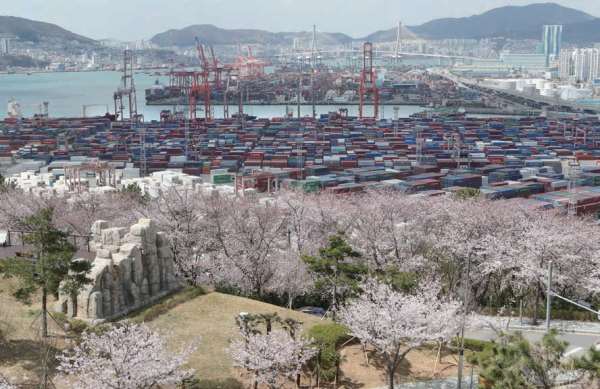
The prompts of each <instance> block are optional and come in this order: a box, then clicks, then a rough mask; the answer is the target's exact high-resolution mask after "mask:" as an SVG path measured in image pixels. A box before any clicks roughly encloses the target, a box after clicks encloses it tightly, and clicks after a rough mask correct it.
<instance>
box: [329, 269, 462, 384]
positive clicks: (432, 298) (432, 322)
mask: <svg viewBox="0 0 600 389" xmlns="http://www.w3.org/2000/svg"><path fill="white" fill-rule="evenodd" d="M362 289H363V293H362V294H361V295H360V296H359V299H357V300H354V301H352V302H350V303H349V304H348V305H347V307H346V309H344V310H343V311H341V312H340V319H341V322H342V324H344V325H345V326H346V327H348V329H349V330H350V332H351V333H352V335H354V336H356V337H357V338H359V339H360V340H361V341H362V342H363V343H368V344H370V345H371V346H372V347H373V348H375V349H376V350H377V351H378V352H379V353H381V355H382V356H383V358H384V361H385V364H386V370H387V374H388V380H389V389H393V388H394V372H395V371H396V368H397V367H398V365H399V364H400V362H401V361H402V360H403V359H404V357H405V356H406V355H407V354H408V353H409V352H410V351H411V350H412V349H414V348H415V347H418V346H419V345H420V344H421V343H422V342H423V341H426V340H436V341H447V340H448V339H449V337H450V336H451V335H452V334H456V333H457V332H458V329H459V328H460V326H461V324H462V321H461V317H460V314H459V313H460V311H461V304H460V303H459V302H458V301H456V300H453V299H451V298H445V299H440V298H438V294H439V292H440V285H439V283H438V282H434V281H427V280H424V281H423V282H422V284H421V287H420V289H419V290H418V291H417V292H416V293H415V294H404V293H400V292H395V291H394V290H392V288H391V287H390V286H388V285H386V284H383V283H378V282H375V281H370V282H367V283H365V284H363V285H362Z"/></svg>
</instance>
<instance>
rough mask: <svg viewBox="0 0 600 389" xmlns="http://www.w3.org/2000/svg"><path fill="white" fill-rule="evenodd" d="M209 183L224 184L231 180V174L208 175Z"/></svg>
mask: <svg viewBox="0 0 600 389" xmlns="http://www.w3.org/2000/svg"><path fill="white" fill-rule="evenodd" d="M210 182H211V184H226V183H228V182H231V174H213V175H211V176H210Z"/></svg>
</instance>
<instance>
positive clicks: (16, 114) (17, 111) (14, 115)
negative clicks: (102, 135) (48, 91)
mask: <svg viewBox="0 0 600 389" xmlns="http://www.w3.org/2000/svg"><path fill="white" fill-rule="evenodd" d="M48 105H49V104H48V103H46V102H45V103H42V104H32V105H21V104H20V103H19V102H17V101H16V100H15V98H14V97H11V98H10V100H8V107H7V111H8V115H7V118H6V119H7V120H9V121H19V120H23V119H25V117H24V116H23V110H22V107H35V108H38V109H39V113H36V114H34V115H33V119H36V120H45V119H46V120H47V119H50V117H49V116H48ZM118 118H119V114H118V113H115V114H111V113H109V112H107V113H106V114H104V115H102V116H92V117H90V116H87V117H86V116H83V117H73V118H62V117H59V118H54V117H53V118H51V119H53V120H56V119H76V120H77V119H81V120H90V119H108V120H110V121H111V122H116V121H117V119H118Z"/></svg>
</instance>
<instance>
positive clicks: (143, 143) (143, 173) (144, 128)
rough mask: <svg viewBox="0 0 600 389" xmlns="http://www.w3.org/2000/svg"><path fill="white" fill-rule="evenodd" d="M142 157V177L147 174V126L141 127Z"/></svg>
mask: <svg viewBox="0 0 600 389" xmlns="http://www.w3.org/2000/svg"><path fill="white" fill-rule="evenodd" d="M140 147H141V148H142V149H141V150H140V157H141V158H142V163H141V168H142V177H145V176H146V173H147V172H146V127H142V128H141V129H140Z"/></svg>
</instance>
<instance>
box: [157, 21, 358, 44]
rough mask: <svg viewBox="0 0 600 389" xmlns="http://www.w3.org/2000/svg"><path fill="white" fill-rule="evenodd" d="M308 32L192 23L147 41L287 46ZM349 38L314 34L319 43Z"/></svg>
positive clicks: (335, 41)
mask: <svg viewBox="0 0 600 389" xmlns="http://www.w3.org/2000/svg"><path fill="white" fill-rule="evenodd" d="M310 35H311V33H309V32H277V33H274V32H269V31H263V30H253V29H236V30H227V29H223V28H219V27H216V26H213V25H211V24H196V25H193V26H189V27H185V28H182V29H180V30H175V29H174V30H169V31H166V32H163V33H160V34H156V35H154V36H153V37H152V38H151V41H152V42H153V43H155V44H157V45H159V46H163V47H166V46H192V45H194V40H195V38H196V37H198V41H199V42H200V44H205V45H235V44H237V41H238V39H239V41H240V43H243V44H248V43H250V44H256V43H263V44H270V45H291V44H292V43H293V40H294V38H296V37H297V38H301V39H304V40H309V39H310ZM352 40H353V39H352V38H351V37H349V36H348V35H345V34H341V33H323V32H318V33H317V41H318V42H319V44H320V45H337V44H343V43H348V42H351V41H352Z"/></svg>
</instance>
